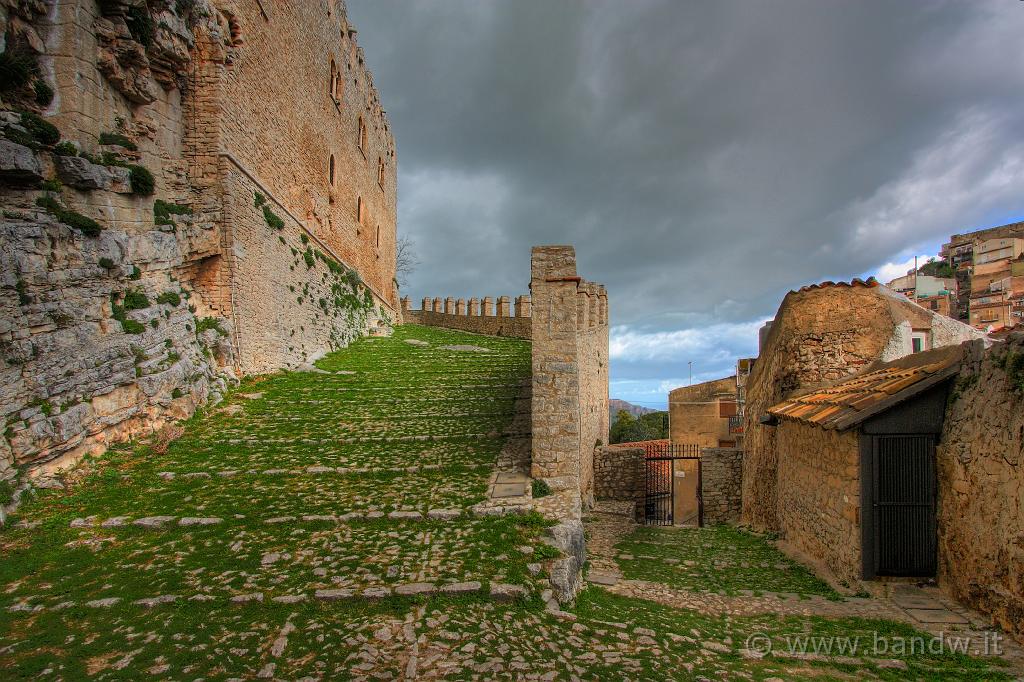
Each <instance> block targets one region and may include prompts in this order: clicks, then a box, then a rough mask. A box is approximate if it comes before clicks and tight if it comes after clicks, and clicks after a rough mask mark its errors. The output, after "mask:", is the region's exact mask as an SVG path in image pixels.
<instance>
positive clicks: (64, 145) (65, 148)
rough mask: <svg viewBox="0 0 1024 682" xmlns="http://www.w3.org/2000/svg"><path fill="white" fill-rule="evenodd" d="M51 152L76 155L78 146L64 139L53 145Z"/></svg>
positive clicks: (59, 154) (61, 154)
mask: <svg viewBox="0 0 1024 682" xmlns="http://www.w3.org/2000/svg"><path fill="white" fill-rule="evenodd" d="M53 153H54V154H56V155H57V156H78V147H76V146H75V145H74V144H73V143H71V142H67V141H65V142H61V143H60V144H59V145H57V146H56V147H54V148H53Z"/></svg>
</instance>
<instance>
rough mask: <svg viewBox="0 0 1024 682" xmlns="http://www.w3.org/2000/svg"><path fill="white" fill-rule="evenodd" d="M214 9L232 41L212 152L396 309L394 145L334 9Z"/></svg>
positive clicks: (229, 2) (246, 5) (233, 2)
mask: <svg viewBox="0 0 1024 682" xmlns="http://www.w3.org/2000/svg"><path fill="white" fill-rule="evenodd" d="M220 4H221V11H222V13H224V14H226V15H227V16H230V17H232V19H231V20H230V24H231V25H234V26H237V31H238V33H237V35H235V36H234V37H233V42H235V43H238V44H239V45H238V46H237V47H231V48H229V53H230V63H229V64H226V65H225V68H224V70H223V75H222V81H221V82H220V83H219V84H218V87H219V93H218V94H219V97H220V100H221V102H222V105H221V107H222V111H223V115H222V117H221V135H220V145H221V146H220V150H221V151H223V152H226V153H228V154H230V155H231V156H233V157H234V158H236V159H237V160H238V161H239V162H240V163H241V165H243V166H244V167H246V168H248V169H250V170H251V172H252V173H253V175H254V176H256V177H257V178H260V180H261V181H262V182H263V183H264V184H265V185H266V187H267V188H268V189H269V190H270V192H271V193H272V194H273V195H274V196H275V197H276V198H277V199H278V201H280V202H281V203H282V204H283V205H284V206H285V207H287V209H288V210H289V211H290V212H291V213H292V214H293V215H295V216H297V217H298V218H299V219H300V220H301V221H303V222H304V224H305V226H306V227H307V229H309V231H311V232H312V233H313V234H315V235H316V236H317V237H319V238H320V239H321V240H322V241H324V242H325V243H326V244H327V245H328V246H329V247H330V248H331V250H332V251H334V253H336V254H337V256H338V258H339V259H340V260H341V261H342V262H344V263H345V264H346V265H347V266H349V267H351V268H353V269H355V270H357V271H358V272H359V273H360V275H361V277H362V279H363V281H364V282H365V283H366V284H367V285H369V287H370V288H371V289H373V291H374V293H375V294H376V295H377V296H378V297H379V298H382V299H383V300H384V301H385V302H386V303H387V305H388V307H389V308H391V309H392V310H393V311H396V310H397V309H398V300H397V297H396V296H395V289H396V287H395V284H394V277H395V248H396V241H397V239H396V197H397V192H396V188H397V179H398V174H397V163H396V158H395V142H394V138H393V136H392V134H391V130H390V124H389V122H388V119H387V115H386V114H385V113H384V110H383V108H382V106H381V103H380V99H379V97H378V94H377V91H376V88H375V87H374V85H373V76H372V74H371V73H370V71H369V70H368V69H367V67H366V65H365V57H364V55H363V50H362V48H360V47H359V45H358V44H357V42H356V30H355V28H354V27H353V26H351V25H350V24H349V23H348V19H347V17H346V14H345V6H344V3H342V2H337V1H336V0H330V1H328V2H274V3H268V2H262V1H257V0H223V1H222V2H221V3H220ZM332 64H333V65H334V66H333V73H334V74H335V77H334V79H332ZM332 83H333V84H334V88H333V92H332V87H331V86H332ZM360 125H362V131H363V132H362V133H361V132H360V130H361V128H360ZM332 157H333V158H334V181H333V183H332V182H331V178H330V174H331V168H330V166H331V158H332ZM381 168H383V170H382V171H381V170H380V169H381Z"/></svg>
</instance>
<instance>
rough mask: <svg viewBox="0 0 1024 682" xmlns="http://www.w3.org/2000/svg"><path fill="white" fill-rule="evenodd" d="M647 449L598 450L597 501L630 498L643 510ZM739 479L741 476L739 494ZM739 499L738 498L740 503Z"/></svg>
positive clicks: (595, 476)
mask: <svg viewBox="0 0 1024 682" xmlns="http://www.w3.org/2000/svg"><path fill="white" fill-rule="evenodd" d="M645 460H646V455H645V453H644V449H643V448H631V447H624V446H623V447H620V446H604V447H599V448H596V449H595V450H594V497H595V498H596V499H597V500H616V501H629V502H634V503H635V504H636V514H637V515H639V514H642V513H643V500H644V492H645V481H644V462H645ZM738 493H739V482H738V479H737V497H738ZM738 502H739V500H738V499H737V503H738Z"/></svg>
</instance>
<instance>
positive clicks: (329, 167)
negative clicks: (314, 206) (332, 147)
mask: <svg viewBox="0 0 1024 682" xmlns="http://www.w3.org/2000/svg"><path fill="white" fill-rule="evenodd" d="M327 181H328V182H329V183H331V187H334V154H331V159H330V161H328V162H327Z"/></svg>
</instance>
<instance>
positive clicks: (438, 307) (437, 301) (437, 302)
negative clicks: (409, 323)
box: [434, 296, 444, 313]
mask: <svg viewBox="0 0 1024 682" xmlns="http://www.w3.org/2000/svg"><path fill="white" fill-rule="evenodd" d="M434 312H435V313H443V312H444V308H443V307H442V304H441V299H440V297H437V296H435V297H434Z"/></svg>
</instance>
